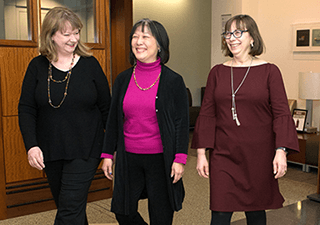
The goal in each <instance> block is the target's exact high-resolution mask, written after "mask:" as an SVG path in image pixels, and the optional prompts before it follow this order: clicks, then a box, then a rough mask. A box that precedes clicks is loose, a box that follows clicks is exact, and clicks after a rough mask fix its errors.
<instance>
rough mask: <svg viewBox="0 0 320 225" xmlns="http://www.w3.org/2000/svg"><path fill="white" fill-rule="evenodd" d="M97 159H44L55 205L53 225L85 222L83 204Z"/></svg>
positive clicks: (97, 162) (84, 203) (98, 160)
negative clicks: (55, 211) (47, 160)
mask: <svg viewBox="0 0 320 225" xmlns="http://www.w3.org/2000/svg"><path fill="white" fill-rule="evenodd" d="M99 163H100V159H95V158H89V159H88V160H84V159H74V160H58V161H52V162H46V164H45V166H46V167H45V172H46V174H47V177H48V181H49V185H50V189H51V193H52V195H53V198H54V201H55V203H56V206H57V209H58V211H57V214H56V218H55V222H54V224H55V225H88V220H87V215H86V206H87V196H88V191H89V188H90V185H91V181H92V179H93V177H94V175H95V172H96V170H97V167H98V166H99Z"/></svg>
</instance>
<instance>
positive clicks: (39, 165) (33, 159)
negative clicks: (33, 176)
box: [28, 146, 45, 170]
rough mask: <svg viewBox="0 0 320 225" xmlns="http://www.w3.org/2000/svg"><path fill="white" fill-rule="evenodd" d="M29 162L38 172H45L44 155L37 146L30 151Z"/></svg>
mask: <svg viewBox="0 0 320 225" xmlns="http://www.w3.org/2000/svg"><path fill="white" fill-rule="evenodd" d="M28 161H29V164H30V166H32V167H34V168H36V169H38V170H43V169H44V167H45V165H44V160H43V153H42V151H41V149H40V148H39V147H38V146H35V147H32V148H30V149H29V151H28Z"/></svg>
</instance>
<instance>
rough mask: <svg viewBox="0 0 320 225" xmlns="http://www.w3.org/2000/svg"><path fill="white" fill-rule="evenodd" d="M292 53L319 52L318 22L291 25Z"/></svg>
mask: <svg viewBox="0 0 320 225" xmlns="http://www.w3.org/2000/svg"><path fill="white" fill-rule="evenodd" d="M292 28H293V29H292V30H293V32H292V46H293V52H320V22H314V23H301V24H293V25H292Z"/></svg>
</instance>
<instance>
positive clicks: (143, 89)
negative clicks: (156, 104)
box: [133, 65, 161, 91]
mask: <svg viewBox="0 0 320 225" xmlns="http://www.w3.org/2000/svg"><path fill="white" fill-rule="evenodd" d="M160 75H161V71H160V73H159V76H158V77H157V79H156V81H155V82H154V83H153V84H151V85H150V87H147V88H142V87H140V85H139V84H138V82H137V78H136V65H135V66H134V67H133V79H134V82H135V83H136V85H137V87H138V88H139V89H140V90H141V91H146V90H149V89H150V88H152V87H153V86H154V85H155V84H156V83H157V81H158V80H159V78H160Z"/></svg>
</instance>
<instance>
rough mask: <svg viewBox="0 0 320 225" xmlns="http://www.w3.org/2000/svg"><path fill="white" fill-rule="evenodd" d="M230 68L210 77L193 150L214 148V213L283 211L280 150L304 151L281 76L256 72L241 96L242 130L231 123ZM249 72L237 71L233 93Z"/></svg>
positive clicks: (266, 68) (265, 67)
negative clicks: (277, 168) (277, 165)
mask: <svg viewBox="0 0 320 225" xmlns="http://www.w3.org/2000/svg"><path fill="white" fill-rule="evenodd" d="M230 69H231V67H229V66H225V65H222V64H220V65H216V66H215V67H213V68H212V70H211V71H210V74H209V77H208V81H207V86H206V90H205V95H204V99H203V102H202V106H201V111H200V114H199V117H198V119H197V123H196V126H195V130H194V133H193V140H192V146H191V147H192V148H209V149H210V159H209V169H210V209H211V210H213V211H223V212H231V211H256V210H266V209H276V208H280V207H282V203H283V201H284V199H283V197H282V195H281V194H280V192H279V187H278V181H277V180H276V179H275V178H274V174H273V164H272V162H273V158H274V156H275V149H276V147H286V148H287V149H288V150H289V153H290V152H296V151H299V144H298V138H297V132H296V129H295V126H294V122H293V119H292V116H291V114H290V110H289V106H288V100H287V96H286V92H285V89H284V85H283V80H282V76H281V73H280V71H279V69H278V67H277V66H275V65H273V64H269V63H266V64H262V65H257V66H252V67H251V68H250V71H249V73H248V76H247V78H246V79H245V81H244V83H243V84H242V86H241V87H240V89H239V91H238V92H237V93H236V97H235V99H236V110H237V114H238V119H239V121H240V124H241V125H240V126H237V125H236V122H235V121H234V120H233V119H232V112H231V104H232V103H231V78H230ZM247 69H248V67H233V74H234V75H233V77H234V78H233V80H234V89H235V90H236V89H237V87H238V86H239V84H240V82H241V81H242V79H243V77H244V75H245V73H246V71H247Z"/></svg>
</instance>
